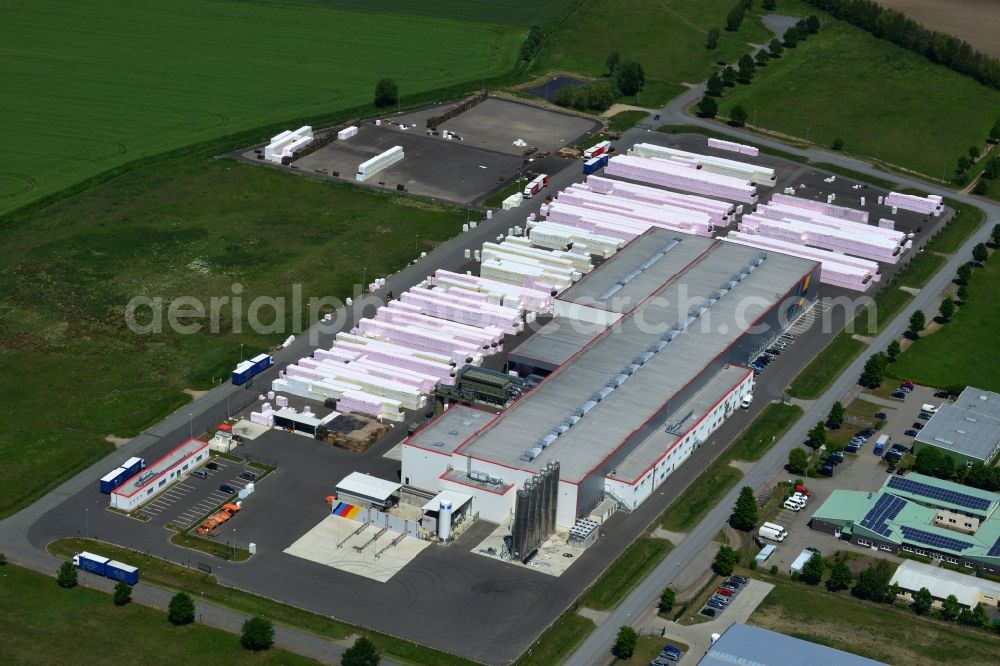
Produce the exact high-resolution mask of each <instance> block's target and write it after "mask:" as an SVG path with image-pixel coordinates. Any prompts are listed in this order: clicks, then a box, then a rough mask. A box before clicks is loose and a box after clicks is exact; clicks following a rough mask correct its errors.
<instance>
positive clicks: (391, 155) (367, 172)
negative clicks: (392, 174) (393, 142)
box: [354, 146, 403, 182]
mask: <svg viewBox="0 0 1000 666" xmlns="http://www.w3.org/2000/svg"><path fill="white" fill-rule="evenodd" d="M402 159H403V147H402V146H393V147H392V148H390V149H389V150H386V151H385V152H382V153H379V154H378V155H376V156H375V157H373V158H371V159H370V160H365V161H364V162H362V163H361V164H359V165H358V172H357V174H355V176H354V178H355V180H358V181H361V182H364V181H366V180H368V179H370V178H372V177H373V176H375V175H376V174H378V173H379V172H381V171H383V170H385V169H388V168H389V167H390V166H392V165H393V164H395V163H396V162H399V161H400V160H402Z"/></svg>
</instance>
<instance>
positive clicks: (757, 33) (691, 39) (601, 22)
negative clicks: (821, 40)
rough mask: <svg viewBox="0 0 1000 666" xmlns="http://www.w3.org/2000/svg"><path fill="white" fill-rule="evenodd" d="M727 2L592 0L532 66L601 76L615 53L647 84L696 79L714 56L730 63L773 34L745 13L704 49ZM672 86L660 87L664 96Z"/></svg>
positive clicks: (650, 99)
mask: <svg viewBox="0 0 1000 666" xmlns="http://www.w3.org/2000/svg"><path fill="white" fill-rule="evenodd" d="M732 6H733V3H732V2H731V0H597V1H591V2H586V3H584V4H583V5H582V6H581V7H580V9H578V10H577V11H576V12H575V13H574V14H573V15H572V16H571V17H570V18H569V19H567V20H566V22H565V23H564V24H563V25H562V26H561V27H560V29H559V30H557V31H556V32H555V33H554V34H553V35H552V38H551V39H550V40H549V41H548V42H547V43H546V45H545V46H544V47H543V48H542V51H541V53H540V54H539V57H538V58H537V60H536V62H535V65H534V67H533V70H534V71H537V72H538V73H544V72H546V71H551V70H561V71H571V72H578V73H580V74H584V75H586V76H603V75H605V74H607V67H606V66H605V64H604V61H605V58H607V56H608V54H609V53H610V52H611V51H618V52H619V53H621V55H622V57H623V58H630V59H634V60H637V61H638V62H640V63H642V66H643V69H644V70H645V72H646V78H647V79H648V80H649V81H650V84H651V86H653V85H657V83H656V82H658V81H662V82H667V83H670V84H674V85H675V86H676V85H677V84H682V83H699V82H701V81H704V80H705V79H706V78H708V76H709V74H711V72H712V69H713V67H714V63H715V62H716V61H717V60H726V61H736V60H738V59H739V57H740V55H742V54H743V53H746V52H747V51H749V50H750V47H749V46H748V43H757V44H759V43H765V42H767V41H768V40H770V39H771V37H772V36H773V35H772V34H771V33H770V32H769V31H768V30H767V29H766V28H765V27H764V25H763V24H762V23H761V22H760V19H759V18H758V17H756V16H748V17H747V18H746V19H745V20H744V21H743V25H742V27H741V28H740V30H739V31H738V32H736V33H732V32H726V31H725V30H723V31H722V37H721V39H720V41H719V47H718V48H717V49H715V50H713V51H709V50H708V49H706V48H705V37H706V34H707V32H708V29H709V28H711V27H713V26H715V27H719V28H721V27H723V26H724V25H725V18H726V13H727V12H728V11H729V9H730V8H731V7H732ZM678 91H679V89H678V88H673V89H670V88H664V94H666V93H672V94H670V97H672V96H674V95H676V94H677V92H678ZM664 94H653V91H650V93H649V94H648V95H643V94H642V93H640V101H639V103H640V104H641V105H642V106H653V105H661V104H663V103H665V102H666V101H667V100H668V99H670V97H664Z"/></svg>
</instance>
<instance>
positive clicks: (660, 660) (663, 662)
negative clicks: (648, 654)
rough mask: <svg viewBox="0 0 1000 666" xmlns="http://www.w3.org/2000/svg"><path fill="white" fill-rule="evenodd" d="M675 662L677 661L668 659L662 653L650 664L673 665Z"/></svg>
mask: <svg viewBox="0 0 1000 666" xmlns="http://www.w3.org/2000/svg"><path fill="white" fill-rule="evenodd" d="M675 663H676V662H675V661H674V660H672V659H667V658H666V657H664V656H663V655H662V654H661V655H660V656H659V657H657V658H656V659H654V660H653V661H651V662H649V666H672V665H673V664H675Z"/></svg>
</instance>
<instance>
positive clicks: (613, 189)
mask: <svg viewBox="0 0 1000 666" xmlns="http://www.w3.org/2000/svg"><path fill="white" fill-rule="evenodd" d="M577 188H580V189H586V190H589V191H591V192H598V193H600V194H613V195H615V196H617V197H622V198H625V199H633V200H635V201H641V202H643V203H648V204H653V205H657V206H659V205H669V206H677V207H680V208H687V209H688V210H700V211H702V212H705V213H708V214H709V215H710V216H711V218H712V224H713V225H714V226H716V227H725V226H728V225H729V222H730V221H731V220H732V219H734V218H735V217H736V205H735V204H732V203H730V202H728V201H719V200H718V199H710V198H708V197H702V196H698V195H697V194H682V193H681V192H671V191H670V190H661V189H660V188H658V187H650V186H648V185H638V184H636V183H626V182H624V181H620V180H615V179H613V178H604V177H603V176H588V177H587V182H586V183H574V184H573V185H571V186H570V189H577Z"/></svg>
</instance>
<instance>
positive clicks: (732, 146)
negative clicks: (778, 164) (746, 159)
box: [708, 137, 760, 157]
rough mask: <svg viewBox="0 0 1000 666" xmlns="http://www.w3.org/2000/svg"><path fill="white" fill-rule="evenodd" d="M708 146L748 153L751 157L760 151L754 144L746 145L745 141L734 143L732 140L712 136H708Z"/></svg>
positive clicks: (743, 153)
mask: <svg viewBox="0 0 1000 666" xmlns="http://www.w3.org/2000/svg"><path fill="white" fill-rule="evenodd" d="M708 147H709V148H718V149H719V150H728V151H731V152H734V153H740V154H742V155H749V156H751V157H757V154H758V153H759V152H760V150H759V149H758V148H757V147H756V146H748V145H746V144H745V143H735V142H733V141H724V140H722V139H716V138H713V137H709V138H708Z"/></svg>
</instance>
